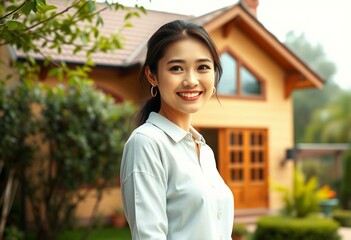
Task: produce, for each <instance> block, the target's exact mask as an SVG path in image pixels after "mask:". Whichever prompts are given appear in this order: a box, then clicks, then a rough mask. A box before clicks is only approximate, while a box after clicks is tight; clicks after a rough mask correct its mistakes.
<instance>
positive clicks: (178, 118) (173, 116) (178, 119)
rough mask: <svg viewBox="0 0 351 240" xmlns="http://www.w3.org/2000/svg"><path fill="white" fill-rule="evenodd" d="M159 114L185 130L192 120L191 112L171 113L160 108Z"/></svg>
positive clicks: (187, 129) (187, 130)
mask: <svg viewBox="0 0 351 240" xmlns="http://www.w3.org/2000/svg"><path fill="white" fill-rule="evenodd" d="M159 114H161V115H162V116H164V117H165V118H167V119H168V120H169V121H171V122H173V123H174V124H176V125H177V126H179V127H180V128H182V129H184V130H185V131H186V132H189V130H190V125H191V120H192V115H191V114H183V113H179V112H177V113H173V112H170V111H166V110H164V109H162V108H161V109H160V111H159Z"/></svg>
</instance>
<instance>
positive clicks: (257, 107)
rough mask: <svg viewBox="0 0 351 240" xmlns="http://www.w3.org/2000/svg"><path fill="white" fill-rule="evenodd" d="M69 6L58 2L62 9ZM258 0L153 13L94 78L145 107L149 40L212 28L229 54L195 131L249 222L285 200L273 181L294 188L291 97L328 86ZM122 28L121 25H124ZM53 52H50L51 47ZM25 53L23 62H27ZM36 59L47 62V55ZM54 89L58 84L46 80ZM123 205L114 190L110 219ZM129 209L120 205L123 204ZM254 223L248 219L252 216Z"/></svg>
mask: <svg viewBox="0 0 351 240" xmlns="http://www.w3.org/2000/svg"><path fill="white" fill-rule="evenodd" d="M61 2H62V1H59V0H55V4H61ZM257 4H258V2H257V1H255V0H251V1H241V2H239V3H236V4H233V5H231V6H229V7H225V8H223V9H219V10H217V11H214V12H212V13H209V14H206V15H203V16H200V17H191V16H184V15H179V14H173V13H165V12H157V11H148V13H147V15H144V16H142V17H141V18H139V19H134V20H133V24H134V27H133V28H129V29H125V30H124V31H123V34H124V36H125V38H126V45H125V48H124V49H121V50H118V51H116V52H115V53H99V54H97V55H95V56H94V60H95V62H96V64H97V65H96V67H95V68H94V70H93V71H92V73H91V77H92V78H93V79H94V80H95V82H96V85H97V87H98V88H100V89H102V90H103V91H105V92H107V93H109V94H111V95H112V96H114V98H115V99H116V100H117V101H123V100H124V99H128V100H132V101H134V102H135V103H136V104H141V103H142V102H143V101H144V100H145V99H146V98H148V97H150V96H149V89H148V88H147V87H146V86H144V87H143V86H141V85H140V83H139V82H138V74H139V71H140V68H141V64H142V61H143V58H144V56H145V53H146V51H145V50H146V49H145V48H146V42H147V40H148V38H149V37H150V36H151V34H152V33H153V32H154V31H155V30H156V29H157V28H158V27H160V26H161V25H162V24H163V23H165V22H168V21H171V20H175V19H187V20H190V21H193V22H196V23H198V24H201V25H202V26H204V28H205V29H206V30H207V31H208V32H209V34H210V35H211V37H212V38H213V40H214V42H215V44H216V46H217V49H218V51H219V53H220V56H221V62H222V65H223V69H224V74H223V76H222V78H221V82H220V85H219V86H218V89H217V94H218V98H217V97H215V96H214V97H212V99H210V101H209V103H208V104H207V105H206V107H205V108H204V109H202V110H201V111H200V112H198V113H197V114H195V116H194V118H193V125H194V126H195V127H196V128H197V129H199V131H200V132H201V133H202V134H203V135H204V137H205V139H206V141H207V143H208V144H209V145H210V146H211V147H212V148H213V150H214V152H215V155H216V159H217V165H218V169H219V171H220V174H221V175H222V177H223V178H224V180H225V182H226V183H227V184H228V186H229V187H230V189H231V190H232V192H233V194H234V197H235V209H236V218H237V220H238V221H240V220H242V221H244V220H245V221H249V218H248V217H249V216H257V215H260V214H266V213H269V212H271V211H274V210H276V209H278V208H279V207H280V204H281V202H280V195H278V193H277V192H275V190H274V189H273V187H272V186H270V184H269V182H270V181H273V182H279V183H280V184H281V185H286V186H291V184H292V167H293V166H292V164H284V165H282V164H281V162H282V161H283V160H284V159H285V158H286V156H285V154H286V150H287V149H289V148H291V147H292V146H293V106H292V97H291V94H292V92H293V91H295V90H299V89H303V88H321V87H322V85H323V80H322V79H321V78H320V77H319V76H318V75H317V74H316V73H315V72H313V71H312V70H311V69H310V68H309V67H308V66H307V65H306V64H305V63H304V62H302V61H301V60H300V59H299V58H298V57H297V56H295V55H294V54H293V53H292V52H291V51H290V50H289V49H288V48H287V47H285V46H284V45H283V44H282V43H281V42H279V40H278V39H277V38H276V37H275V36H274V35H272V34H271V33H270V32H269V31H268V30H267V29H266V28H265V27H264V26H263V25H262V24H261V23H260V22H259V21H258V20H257V18H256V16H255V12H256V11H255V9H256V7H257ZM103 18H104V22H105V25H104V28H105V29H110V28H112V27H116V25H118V24H119V23H122V22H123V14H122V12H121V14H120V15H119V14H118V13H112V12H109V11H106V12H104V13H103ZM117 27H118V26H117ZM43 51H50V49H43ZM21 56H22V55H21V53H20V52H17V57H18V58H21ZM34 57H37V58H40V56H39V55H34ZM84 59H85V58H84V56H83V55H79V54H78V55H72V54H70V49H63V53H62V54H61V55H60V56H57V60H65V61H66V62H67V63H69V64H72V65H74V64H81V63H82V61H84ZM44 78H45V79H44V80H45V81H46V82H48V83H55V82H56V79H54V78H49V77H44ZM116 199H119V200H120V196H119V189H118V188H116V189H113V190H112V191H110V195H107V196H106V197H105V198H104V199H103V201H102V205H101V209H100V212H101V213H102V214H106V215H107V214H109V213H110V212H111V211H112V210H113V207H114V206H116ZM90 204H91V203H90V202H89V201H87V202H86V203H84V204H82V205H81V206H80V207H79V209H78V212H77V214H78V217H80V218H85V217H88V216H89V212H90V211H89V212H88V211H86V209H87V208H91V207H90ZM117 204H118V205H121V202H120V201H119V202H118V203H117ZM244 217H246V218H244Z"/></svg>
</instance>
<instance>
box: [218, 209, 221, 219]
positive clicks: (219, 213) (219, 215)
mask: <svg viewBox="0 0 351 240" xmlns="http://www.w3.org/2000/svg"><path fill="white" fill-rule="evenodd" d="M217 217H218V220H221V218H222V212H221V210H219V211H218V213H217Z"/></svg>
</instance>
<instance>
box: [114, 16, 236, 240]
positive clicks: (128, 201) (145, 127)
mask: <svg viewBox="0 0 351 240" xmlns="http://www.w3.org/2000/svg"><path fill="white" fill-rule="evenodd" d="M221 72H222V68H221V66H220V61H219V57H218V54H217V51H216V49H215V47H214V44H213V42H212V40H211V38H210V37H209V35H208V34H207V32H206V31H205V30H204V29H203V28H202V27H200V26H198V25H196V24H193V23H188V22H184V21H173V22H170V23H167V24H165V25H163V26H162V27H161V28H160V29H158V30H157V31H156V32H155V33H154V35H153V36H152V37H151V38H150V40H149V42H148V52H147V56H146V60H145V64H144V66H143V68H142V72H141V77H140V79H141V81H147V82H148V83H149V84H150V94H151V96H152V97H151V98H150V100H149V101H148V102H147V103H146V104H145V106H144V107H143V108H142V109H141V110H140V112H139V118H138V125H139V127H138V128H137V129H136V130H134V132H133V133H132V134H131V136H130V138H129V140H128V142H127V143H126V145H125V147H124V153H123V158H122V165H121V174H120V176H121V191H122V199H123V204H124V208H125V209H124V210H125V214H126V217H127V220H128V223H129V226H130V229H131V232H132V237H133V239H201V240H212V239H226V240H229V239H231V233H232V227H233V219H234V202H233V196H232V193H231V191H230V189H229V188H228V187H227V186H226V184H225V183H224V181H223V179H222V178H221V176H220V175H219V173H218V171H217V168H216V161H215V159H214V154H213V151H212V149H211V148H210V147H209V146H208V145H207V144H206V143H205V140H204V138H203V137H202V136H201V135H200V134H199V133H198V132H197V131H196V130H195V129H194V128H193V127H192V126H191V120H192V114H193V113H196V112H197V111H199V110H200V109H201V108H202V107H203V106H204V105H205V104H206V103H207V101H208V100H209V99H210V97H211V96H212V95H213V93H215V86H216V85H217V83H218V79H219V77H220V75H221ZM204 226H206V227H205V228H204Z"/></svg>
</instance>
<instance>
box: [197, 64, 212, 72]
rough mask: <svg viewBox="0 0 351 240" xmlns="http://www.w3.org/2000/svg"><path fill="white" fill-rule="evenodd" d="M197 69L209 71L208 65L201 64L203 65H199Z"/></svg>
mask: <svg viewBox="0 0 351 240" xmlns="http://www.w3.org/2000/svg"><path fill="white" fill-rule="evenodd" d="M198 69H199V70H202V71H203V70H209V69H211V67H210V66H208V65H205V64H203V65H200V66H199V67H198Z"/></svg>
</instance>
